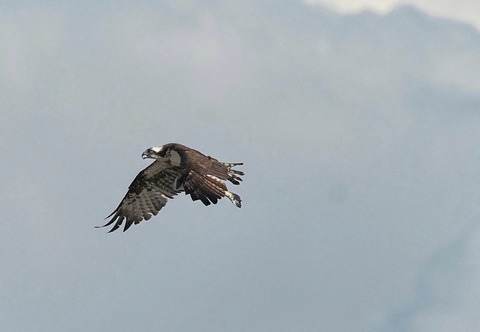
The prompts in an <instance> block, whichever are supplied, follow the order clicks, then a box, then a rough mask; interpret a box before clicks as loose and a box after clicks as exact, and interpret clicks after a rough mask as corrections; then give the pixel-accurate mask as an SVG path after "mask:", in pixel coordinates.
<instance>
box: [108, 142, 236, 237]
mask: <svg viewBox="0 0 480 332" xmlns="http://www.w3.org/2000/svg"><path fill="white" fill-rule="evenodd" d="M142 157H143V158H144V159H145V158H152V159H155V161H154V162H153V163H152V164H150V165H149V166H148V167H147V168H145V169H144V170H143V171H141V172H140V173H139V174H138V175H137V176H136V177H135V179H134V180H133V182H132V184H131V185H130V186H129V188H128V192H127V194H126V195H125V197H124V198H123V200H122V201H121V202H120V205H119V206H118V207H117V208H116V209H115V211H113V212H112V214H110V215H109V216H108V217H107V218H109V217H112V216H113V217H112V219H110V221H109V222H108V223H106V224H105V225H104V226H102V227H105V226H109V225H111V224H113V223H114V226H113V228H112V229H111V230H110V232H113V231H115V230H116V229H118V228H119V227H120V226H121V225H122V223H123V221H124V220H125V227H124V229H123V231H126V230H127V229H128V228H129V227H130V226H131V225H132V224H138V223H140V222H141V221H142V220H148V219H150V218H151V217H152V216H154V215H157V213H158V212H159V211H160V210H161V209H162V208H163V207H164V206H165V205H166V204H167V201H168V199H169V198H170V199H172V198H173V197H174V196H175V195H177V194H179V193H180V192H182V191H184V192H185V194H187V195H190V196H191V198H192V200H194V201H195V200H201V201H202V202H203V204H205V205H210V204H211V203H213V204H216V203H217V201H218V200H219V199H221V198H222V197H227V198H228V199H230V201H232V203H233V204H235V205H236V206H237V207H241V199H240V196H238V195H237V194H234V193H232V192H230V191H228V189H227V186H226V184H225V182H226V181H230V182H231V183H233V184H235V185H238V184H240V182H239V181H241V180H242V179H241V178H240V176H241V175H244V173H243V172H241V171H238V170H234V169H232V168H233V167H234V166H237V165H243V163H222V162H220V161H218V160H217V159H215V158H212V157H210V156H206V155H204V154H203V153H201V152H199V151H197V150H194V149H191V148H189V147H186V146H184V145H181V144H178V143H169V144H165V145H163V146H159V147H152V148H149V149H147V150H146V151H145V152H144V153H143V154H142Z"/></svg>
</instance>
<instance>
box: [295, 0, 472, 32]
mask: <svg viewBox="0 0 480 332" xmlns="http://www.w3.org/2000/svg"><path fill="white" fill-rule="evenodd" d="M304 2H305V3H307V4H310V5H318V4H325V5H328V6H331V7H333V8H335V9H336V10H339V11H341V12H343V13H355V12H359V11H362V10H373V11H375V12H377V13H382V14H385V13H388V12H389V11H391V10H392V9H393V8H395V7H397V6H403V5H413V6H415V7H418V8H420V9H421V10H423V11H425V12H427V13H428V14H430V15H433V16H438V17H445V18H449V19H454V20H458V21H462V22H465V23H469V24H472V25H474V26H476V27H477V29H478V27H480V15H479V14H478V13H479V12H480V5H479V4H478V2H477V1H471V0H462V1H451V0H441V1H432V0H414V1H403V0H388V1H383V0H347V1H337V0H304Z"/></svg>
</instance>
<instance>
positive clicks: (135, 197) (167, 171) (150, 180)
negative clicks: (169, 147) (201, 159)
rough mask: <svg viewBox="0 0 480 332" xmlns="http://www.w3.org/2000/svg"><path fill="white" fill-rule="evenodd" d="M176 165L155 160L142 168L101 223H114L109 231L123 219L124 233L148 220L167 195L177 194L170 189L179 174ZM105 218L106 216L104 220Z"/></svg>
mask: <svg viewBox="0 0 480 332" xmlns="http://www.w3.org/2000/svg"><path fill="white" fill-rule="evenodd" d="M179 174H180V172H179V168H178V167H172V166H171V165H169V164H167V163H163V162H160V161H156V162H154V163H152V164H151V165H150V166H148V167H147V168H145V169H144V170H143V171H141V172H140V173H139V174H138V175H137V176H136V177H135V179H134V180H133V182H132V184H131V185H130V186H129V187H128V192H127V194H126V195H125V197H124V198H123V199H122V201H121V202H120V204H119V205H118V207H117V208H116V209H115V211H113V212H112V213H111V214H110V215H109V216H108V217H107V218H110V217H112V216H113V217H112V219H110V221H109V222H108V223H106V224H105V225H103V226H99V227H105V226H109V225H111V224H113V223H115V224H114V225H113V228H112V229H111V230H110V231H109V233H110V232H113V231H115V230H117V229H118V228H119V227H120V226H121V225H122V223H123V221H124V220H125V228H124V229H123V231H124V232H125V231H126V230H127V229H129V228H130V226H132V224H138V223H140V222H141V221H142V220H149V219H150V218H151V217H152V216H155V215H157V214H158V212H159V211H160V210H161V209H162V208H163V207H164V206H165V205H166V204H167V201H168V198H173V197H174V196H175V195H177V194H178V193H179V191H178V190H175V189H173V184H174V183H175V180H176V179H177V177H178V176H179ZM107 218H105V219H107Z"/></svg>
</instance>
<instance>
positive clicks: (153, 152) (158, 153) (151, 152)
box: [142, 146, 168, 159]
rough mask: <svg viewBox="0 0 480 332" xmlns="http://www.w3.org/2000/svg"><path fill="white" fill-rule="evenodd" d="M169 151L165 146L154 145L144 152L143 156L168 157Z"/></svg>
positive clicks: (144, 157) (152, 157)
mask: <svg viewBox="0 0 480 332" xmlns="http://www.w3.org/2000/svg"><path fill="white" fill-rule="evenodd" d="M167 152H168V149H165V148H164V147H163V146H153V147H151V148H148V149H146V150H145V151H144V152H143V153H142V158H143V159H146V158H151V159H163V158H166V157H167Z"/></svg>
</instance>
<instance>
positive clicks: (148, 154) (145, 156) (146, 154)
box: [142, 151, 151, 159]
mask: <svg viewBox="0 0 480 332" xmlns="http://www.w3.org/2000/svg"><path fill="white" fill-rule="evenodd" d="M147 158H151V156H150V153H149V152H148V151H145V152H143V153H142V159H147Z"/></svg>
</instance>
